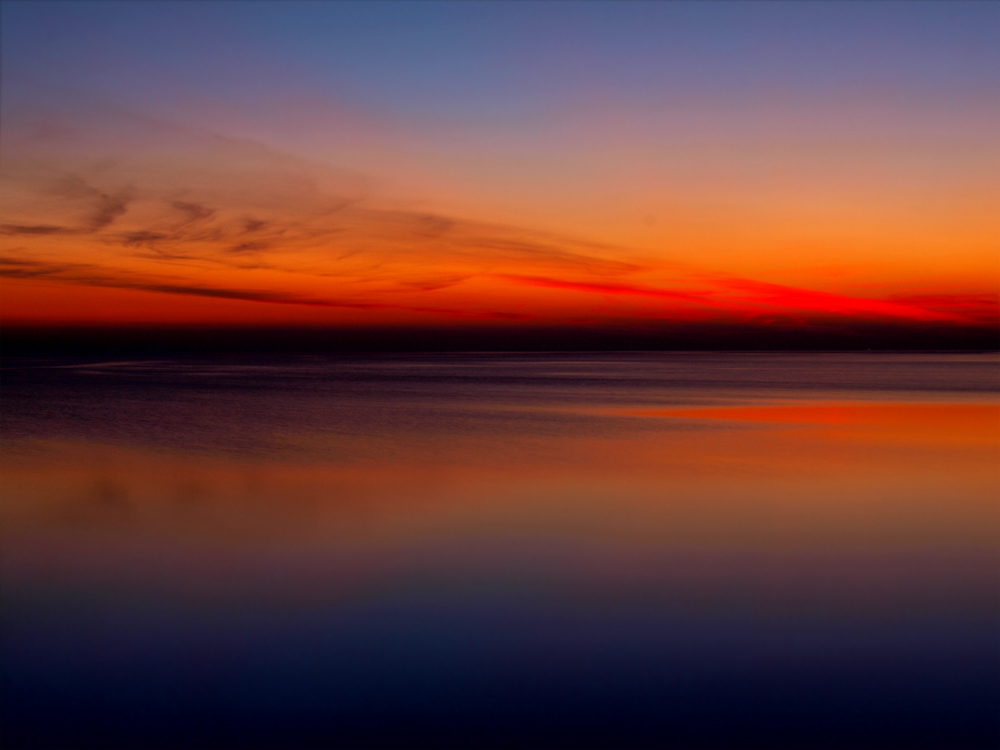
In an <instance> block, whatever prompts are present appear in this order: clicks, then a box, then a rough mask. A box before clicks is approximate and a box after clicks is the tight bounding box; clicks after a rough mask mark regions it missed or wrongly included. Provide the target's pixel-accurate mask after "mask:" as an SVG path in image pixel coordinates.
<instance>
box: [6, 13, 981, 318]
mask: <svg viewBox="0 0 1000 750" xmlns="http://www.w3.org/2000/svg"><path fill="white" fill-rule="evenodd" d="M2 89H3V96H2V100H0V107H2V110H0V116H2V120H0V130H2V132H0V136H2V137H0V225H2V226H0V230H2V237H0V264H2V265H0V289H2V291H0V319H2V322H3V323H4V324H8V325H11V324H36V323H49V324H66V323H87V324H91V323H101V324H108V323H115V324H122V323H185V324H190V323H199V324H232V323H238V324H252V325H258V324H297V325H298V324H307V325H314V324H315V325H327V326H328V325H335V326H357V325H423V326H435V325H444V324H447V325H465V324H470V323H475V324H477V325H482V324H490V325H504V326H511V325H527V326H530V325H581V326H587V325H606V324H616V325H618V324H626V325H631V324H635V325H648V324H656V325H664V324H672V323H725V324H733V323H736V324H743V325H746V324H749V325H753V326H758V325H759V326H764V327H767V326H808V325H811V324H813V323H816V322H829V321H838V320H841V321H854V322H858V321H861V322H872V321H874V322H879V323H893V324H921V325H938V326H958V327H970V326H971V327H981V328H993V329H996V327H997V325H998V323H1000V303H998V289H1000V218H998V217H1000V4H996V3H930V2H927V3H895V2H892V3H786V2H781V3H724V2H713V3H690V4H683V3H613V4H612V3H608V4H604V3H469V4H459V3H450V2H449V3H371V4H361V3H357V4H355V3H294V2H281V3H267V2H258V3H231V2H220V3H210V2H198V3H157V2H143V3H121V2H113V3H99V2H87V3H80V2H72V3H53V2H34V3H28V2H4V3H3V6H2Z"/></svg>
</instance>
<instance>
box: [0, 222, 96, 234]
mask: <svg viewBox="0 0 1000 750" xmlns="http://www.w3.org/2000/svg"><path fill="white" fill-rule="evenodd" d="M76 233H77V230H76V229H72V228H70V227H57V226H53V225H51V224H38V225H35V226H26V225H23V224H0V234H8V235H21V234H28V235H47V234H76Z"/></svg>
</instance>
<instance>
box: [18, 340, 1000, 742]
mask: <svg viewBox="0 0 1000 750" xmlns="http://www.w3.org/2000/svg"><path fill="white" fill-rule="evenodd" d="M0 378H2V381H0V382H2V410H0V418H2V423H0V424H2V438H3V441H2V455H0V479H2V485H0V488H2V498H3V504H2V511H0V520H2V527H0V535H2V538H0V541H2V547H0V603H2V607H0V670H2V671H0V688H2V724H0V732H2V743H3V746H4V747H10V748H21V747H24V748H29V747H59V748H62V747H73V748H77V747H99V748H114V747H120V748H140V747H141V748H147V747H167V748H198V747H219V748H253V747H267V748H297V747H332V748H340V747H392V748H396V747H398V748H412V747H433V748H438V747H462V748H466V747H476V748H480V747H483V748H492V747H500V748H508V747H516V748H532V747H539V748H548V747H566V748H577V747H580V748H584V747H607V748H612V747H613V748H628V747H649V748H672V747H678V748H688V747H690V748H741V747H768V748H772V747H773V748H992V747H997V746H998V745H1000V544H998V541H1000V510H998V507H997V505H998V504H997V497H998V496H1000V399H998V395H1000V358H998V356H997V355H996V354H981V355H976V354H966V355H944V354H892V355H884V354H863V355H862V354H808V355H794V354H781V355H770V354H636V355H621V354H617V355H616V354H601V355H566V354H560V355H531V356H526V355H437V356H432V357H431V356H418V355H413V356H401V357H344V358H286V359H271V360H266V359H255V360H246V359H242V360H237V359H230V360H223V359H186V360H162V361H144V362H79V361H68V360H17V361H5V362H4V366H3V370H2V373H0Z"/></svg>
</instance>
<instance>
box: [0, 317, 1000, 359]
mask: <svg viewBox="0 0 1000 750" xmlns="http://www.w3.org/2000/svg"><path fill="white" fill-rule="evenodd" d="M868 349H872V350H884V351H902V350H910V351H998V350H1000V330H998V328H997V327H996V326H994V325H990V326H955V325H948V324H943V323H921V324H899V323H857V322H847V323H844V322H836V323H833V322H831V323H825V324H824V323H816V324H812V325H800V326H791V325H788V326H761V325H756V326H755V325H748V324H740V323H680V324H678V323H674V324H667V323H662V322H646V323H645V324H643V325H617V326H614V325H600V326H598V325H593V326H585V325H556V326H551V325H550V326H530V325H516V324H506V325H505V324H494V325H484V324H470V325H464V326H459V325H454V326H354V327H333V326H312V327H310V326H281V325H272V326H245V325H244V326H237V325H230V326H219V325H216V326H194V325H188V326H181V325H145V326H140V325H131V326H120V325H119V326H97V325H90V326H83V325H77V326H67V325H61V326H58V325H5V326H3V327H0V355H2V356H3V357H48V356H55V357H58V356H101V357H103V356H135V355H142V356H147V355H154V356H155V355H163V356H173V355H211V354H246V355H255V354H262V355H268V354H334V353H352V352H354V353H393V352H477V351H483V352H492V351H496V352H501V351H511V352H514V351H535V352H541V351H562V352H565V351H824V350H830V351H863V350H868Z"/></svg>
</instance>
